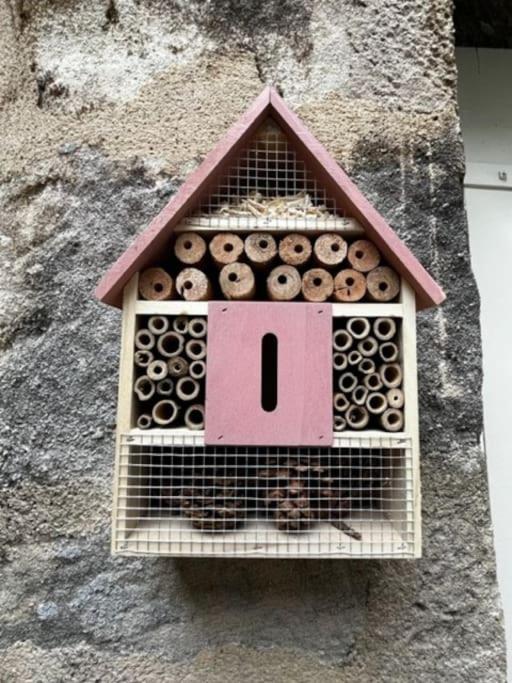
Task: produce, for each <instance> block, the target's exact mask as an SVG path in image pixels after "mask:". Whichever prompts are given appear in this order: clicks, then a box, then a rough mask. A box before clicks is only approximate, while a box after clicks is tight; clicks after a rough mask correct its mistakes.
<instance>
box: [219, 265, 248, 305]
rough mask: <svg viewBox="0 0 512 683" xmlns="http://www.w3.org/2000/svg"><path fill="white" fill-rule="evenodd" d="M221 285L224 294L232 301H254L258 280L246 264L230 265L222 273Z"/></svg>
mask: <svg viewBox="0 0 512 683" xmlns="http://www.w3.org/2000/svg"><path fill="white" fill-rule="evenodd" d="M219 284H220V288H221V290H222V294H223V295H224V296H225V297H226V299H229V300H231V301H246V300H247V299H254V295H255V293H256V280H255V278H254V273H253V272H252V269H251V267H250V266H248V265H247V264H246V263H230V264H229V265H227V266H224V268H223V269H222V270H221V271H220V275H219Z"/></svg>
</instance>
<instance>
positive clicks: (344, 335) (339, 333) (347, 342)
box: [332, 330, 354, 352]
mask: <svg viewBox="0 0 512 683" xmlns="http://www.w3.org/2000/svg"><path fill="white" fill-rule="evenodd" d="M353 343H354V340H353V339H352V335H351V334H349V332H347V330H335V332H334V333H333V335H332V345H333V346H334V348H335V349H336V351H342V352H343V351H348V350H349V349H350V347H351V346H352V344H353Z"/></svg>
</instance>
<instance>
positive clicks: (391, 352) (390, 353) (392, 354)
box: [379, 342, 398, 363]
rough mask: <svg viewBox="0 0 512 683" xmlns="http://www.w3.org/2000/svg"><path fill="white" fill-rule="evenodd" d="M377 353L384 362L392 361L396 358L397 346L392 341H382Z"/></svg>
mask: <svg viewBox="0 0 512 683" xmlns="http://www.w3.org/2000/svg"><path fill="white" fill-rule="evenodd" d="M379 355H380V357H381V358H382V360H383V361H384V363H393V362H394V361H396V360H397V359H398V346H397V345H396V344H394V343H393V342H384V344H381V345H380V346H379Z"/></svg>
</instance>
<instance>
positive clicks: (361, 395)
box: [352, 384, 368, 406]
mask: <svg viewBox="0 0 512 683" xmlns="http://www.w3.org/2000/svg"><path fill="white" fill-rule="evenodd" d="M367 398H368V389H367V388H366V387H365V386H363V385H361V384H358V385H357V387H356V388H355V389H354V391H353V392H352V401H353V402H354V403H355V404H356V406H364V404H365V403H366V399H367Z"/></svg>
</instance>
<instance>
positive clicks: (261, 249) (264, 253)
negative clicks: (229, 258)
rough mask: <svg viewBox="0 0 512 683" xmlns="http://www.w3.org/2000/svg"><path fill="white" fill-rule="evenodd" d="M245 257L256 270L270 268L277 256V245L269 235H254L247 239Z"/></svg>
mask: <svg viewBox="0 0 512 683" xmlns="http://www.w3.org/2000/svg"><path fill="white" fill-rule="evenodd" d="M244 248H245V255H246V256H247V260H248V261H249V262H250V263H251V264H252V265H253V266H254V267H255V268H265V267H267V266H270V264H271V263H272V261H273V260H274V259H275V258H276V256H277V244H276V241H275V239H274V238H273V237H272V235H270V234H268V233H252V234H250V235H248V236H247V237H246V238H245V242H244Z"/></svg>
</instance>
